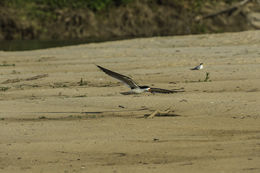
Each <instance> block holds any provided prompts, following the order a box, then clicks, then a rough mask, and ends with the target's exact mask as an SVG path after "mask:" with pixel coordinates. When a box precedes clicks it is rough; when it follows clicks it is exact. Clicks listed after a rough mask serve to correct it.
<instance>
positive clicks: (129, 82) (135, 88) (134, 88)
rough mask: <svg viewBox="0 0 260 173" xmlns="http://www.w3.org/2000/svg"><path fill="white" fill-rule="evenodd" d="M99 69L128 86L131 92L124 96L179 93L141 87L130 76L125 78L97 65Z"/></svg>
mask: <svg viewBox="0 0 260 173" xmlns="http://www.w3.org/2000/svg"><path fill="white" fill-rule="evenodd" d="M97 67H98V68H99V69H101V70H102V71H103V72H105V73H106V74H107V75H109V76H111V77H113V78H116V79H117V80H120V81H121V82H123V83H124V84H126V85H127V86H128V87H129V88H131V91H129V92H124V93H122V94H139V93H143V92H151V93H155V92H157V93H174V92H177V91H172V90H166V89H161V88H151V87H149V86H140V85H137V84H136V82H135V81H133V79H131V78H130V77H128V76H124V75H122V74H119V73H116V72H113V71H111V70H108V69H106V68H104V67H101V66H99V65H97Z"/></svg>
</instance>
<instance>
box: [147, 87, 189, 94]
mask: <svg viewBox="0 0 260 173" xmlns="http://www.w3.org/2000/svg"><path fill="white" fill-rule="evenodd" d="M149 91H150V92H151V93H164V94H170V93H177V92H184V90H167V89H162V88H150V90H149Z"/></svg>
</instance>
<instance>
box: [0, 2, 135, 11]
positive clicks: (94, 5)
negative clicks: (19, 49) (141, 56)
mask: <svg viewBox="0 0 260 173" xmlns="http://www.w3.org/2000/svg"><path fill="white" fill-rule="evenodd" d="M132 1H133V0H34V1H32V0H1V1H0V4H2V5H6V6H9V7H17V8H20V7H21V8H26V7H28V6H35V5H37V6H39V5H40V6H45V7H49V8H55V9H57V8H77V9H79V8H88V9H91V10H93V11H100V10H103V9H105V8H108V7H111V6H120V5H124V4H127V3H130V2H132Z"/></svg>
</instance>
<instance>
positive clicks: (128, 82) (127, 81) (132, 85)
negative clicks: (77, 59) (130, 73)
mask: <svg viewBox="0 0 260 173" xmlns="http://www.w3.org/2000/svg"><path fill="white" fill-rule="evenodd" d="M97 67H98V68H99V69H101V70H102V71H103V72H104V73H106V74H107V75H109V76H111V77H113V78H116V79H117V80H120V81H121V82H123V83H125V84H126V85H127V86H129V87H130V88H131V89H134V88H139V86H138V85H137V84H136V83H135V82H134V81H133V80H132V79H131V78H130V77H127V76H124V75H122V74H119V73H116V72H113V71H111V70H108V69H106V68H104V67H101V66H99V65H97Z"/></svg>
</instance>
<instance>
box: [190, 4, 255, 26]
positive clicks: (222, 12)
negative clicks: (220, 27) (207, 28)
mask: <svg viewBox="0 0 260 173" xmlns="http://www.w3.org/2000/svg"><path fill="white" fill-rule="evenodd" d="M250 1H251V0H243V1H241V2H239V3H237V4H235V5H233V6H231V7H229V8H226V9H224V10H220V11H217V12H215V13H211V14H208V15H205V16H196V17H195V21H201V20H203V19H207V18H212V17H215V16H217V15H220V14H224V13H230V12H233V11H235V10H237V9H239V8H240V7H242V6H244V5H245V4H247V3H248V2H250Z"/></svg>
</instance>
